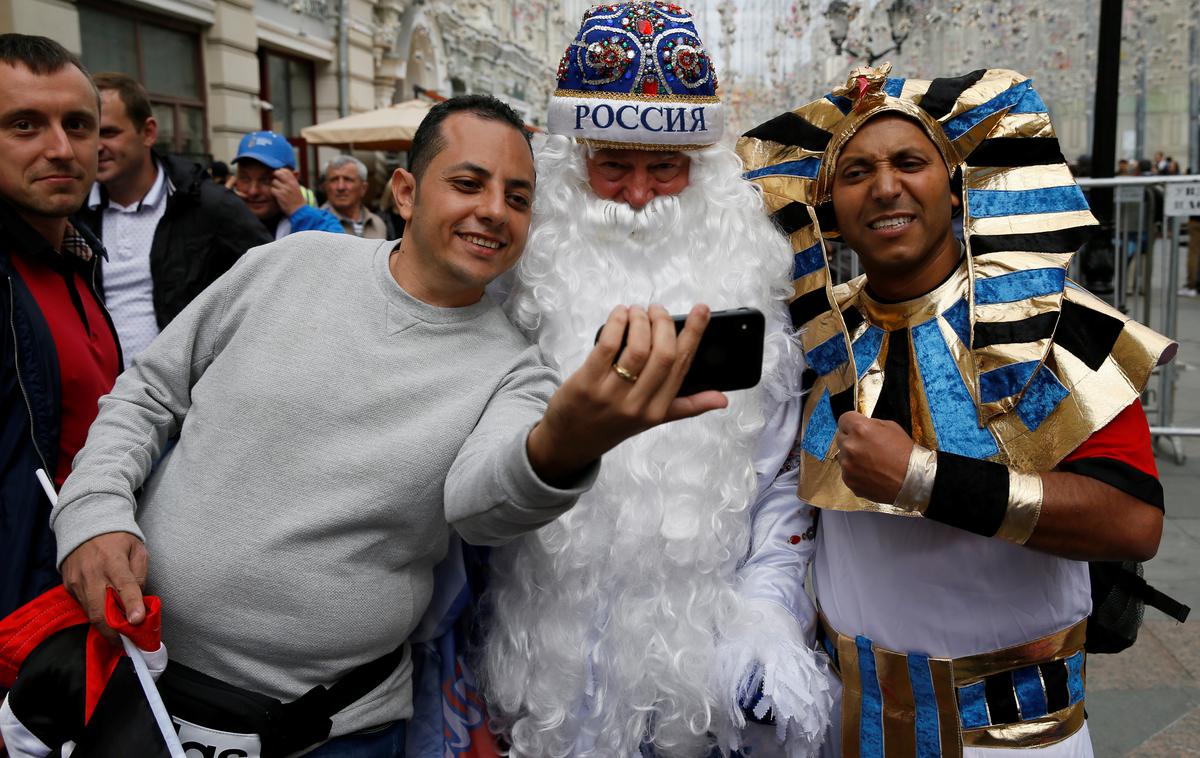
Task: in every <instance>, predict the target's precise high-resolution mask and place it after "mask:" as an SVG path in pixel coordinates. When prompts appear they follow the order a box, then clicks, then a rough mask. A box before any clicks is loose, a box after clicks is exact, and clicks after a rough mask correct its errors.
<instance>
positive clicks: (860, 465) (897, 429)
mask: <svg viewBox="0 0 1200 758" xmlns="http://www.w3.org/2000/svg"><path fill="white" fill-rule="evenodd" d="M834 439H835V441H836V442H837V448H838V456H837V462H838V465H840V466H841V467H842V481H843V482H845V483H846V486H847V487H849V488H850V491H851V492H853V493H854V494H855V495H858V496H859V497H861V498H865V499H867V500H870V501H872V502H875V503H889V504H890V503H892V502H893V501H894V500H895V499H896V494H897V493H899V492H900V485H901V484H903V483H904V474H905V472H906V471H907V470H908V456H909V455H910V454H911V453H912V449H913V441H912V439H911V438H910V437H909V436H908V434H907V433H906V432H905V431H904V429H903V428H902V427H901V426H900V425H899V424H897V423H896V422H895V421H879V420H877V419H872V418H867V417H866V416H864V415H862V414H861V413H857V412H855V411H848V412H846V413H843V414H842V417H841V418H840V419H838V430H837V436H836V437H835V438H834Z"/></svg>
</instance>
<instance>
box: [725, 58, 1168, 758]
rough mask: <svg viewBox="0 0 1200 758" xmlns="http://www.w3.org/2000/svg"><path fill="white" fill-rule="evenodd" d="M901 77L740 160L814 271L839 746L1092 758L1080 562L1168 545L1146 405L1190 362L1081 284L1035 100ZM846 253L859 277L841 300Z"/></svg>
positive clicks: (1140, 555)
mask: <svg viewBox="0 0 1200 758" xmlns="http://www.w3.org/2000/svg"><path fill="white" fill-rule="evenodd" d="M888 72H889V67H887V66H885V67H883V68H882V69H869V68H864V69H856V70H855V71H854V72H852V73H851V75H850V79H849V82H848V84H847V86H845V87H843V88H840V89H838V90H835V91H834V92H833V93H831V94H829V95H827V96H826V97H823V98H821V99H819V100H817V101H815V102H812V103H809V104H807V105H804V106H802V107H800V108H798V109H796V110H795V111H792V112H790V113H785V114H783V115H781V116H779V117H778V118H775V119H773V120H771V121H769V122H767V123H765V124H763V125H761V126H759V127H757V128H755V129H753V130H752V131H750V132H749V133H747V135H745V137H743V139H742V140H741V141H740V142H739V146H738V147H739V153H740V155H741V156H742V158H743V160H744V161H745V162H746V165H747V168H748V169H749V170H750V172H751V175H752V176H753V177H754V180H755V181H756V182H758V183H759V185H760V186H761V187H762V189H763V190H764V195H765V198H766V203H767V207H768V209H769V210H770V211H772V212H774V213H775V215H776V216H784V217H788V218H791V219H793V223H792V224H791V225H790V226H789V229H788V231H789V232H791V238H792V244H793V246H794V247H796V249H801V250H807V251H808V252H807V253H806V254H805V255H804V256H802V257H803V263H802V264H800V265H798V267H797V275H798V278H797V283H796V285H797V286H796V292H797V294H798V297H797V298H796V300H795V301H794V302H793V303H792V305H791V313H792V317H793V319H794V321H795V323H796V324H797V325H799V326H800V327H801V329H800V336H801V340H802V342H803V346H804V351H805V355H806V359H807V362H808V366H809V368H810V369H811V371H810V373H809V374H808V378H809V379H808V381H806V384H807V385H808V386H807V387H806V389H807V390H808V391H807V395H806V398H805V407H804V412H803V427H802V442H801V451H800V458H801V475H800V496H801V498H803V499H804V500H805V501H807V502H809V503H811V504H812V505H815V506H817V507H818V508H820V509H822V510H821V513H820V528H819V534H818V538H817V556H816V558H815V560H814V579H815V589H816V596H817V601H818V605H819V607H820V611H821V622H820V627H821V637H822V642H823V644H824V646H825V647H826V649H827V650H828V651H829V653H830V655H831V658H833V660H834V664H835V667H836V668H837V669H838V671H839V673H840V677H841V681H842V686H843V690H842V692H843V695H842V706H841V710H840V732H841V739H840V740H836V739H831V740H830V741H829V743H830V744H828V746H827V747H828V752H831V753H832V754H835V755H836V754H839V752H840V754H841V755H844V756H864V757H865V756H884V755H886V756H921V757H922V758H925V757H928V756H962V755H966V756H976V757H977V758H979V757H982V756H988V757H990V758H996V757H998V756H1001V755H1014V756H1015V755H1018V754H1020V755H1032V754H1037V755H1039V756H1042V755H1045V756H1054V757H1055V758H1058V757H1059V756H1090V755H1091V754H1092V748H1091V742H1090V738H1089V737H1088V731H1087V725H1086V724H1085V722H1084V674H1083V672H1084V658H1085V641H1086V642H1087V645H1088V648H1089V649H1090V648H1091V646H1092V643H1093V632H1094V631H1096V630H1094V629H1089V628H1088V625H1087V620H1088V616H1089V613H1090V612H1091V609H1092V596H1091V593H1090V592H1089V587H1090V583H1089V564H1088V563H1087V561H1089V560H1090V561H1098V560H1104V561H1121V560H1130V561H1138V560H1146V559H1148V558H1149V557H1150V556H1152V555H1153V554H1154V552H1155V551H1156V550H1157V547H1158V542H1159V538H1160V535H1161V530H1162V519H1163V495H1162V487H1161V485H1160V484H1159V482H1158V479H1157V471H1156V468H1155V464H1154V458H1153V454H1152V451H1151V447H1150V435H1149V429H1148V427H1147V423H1146V417H1145V414H1144V413H1143V411H1142V407H1141V404H1140V403H1139V393H1140V392H1141V390H1142V388H1143V387H1144V386H1145V384H1146V381H1147V379H1148V377H1149V375H1150V372H1151V370H1152V369H1153V368H1154V367H1155V366H1156V365H1158V364H1160V363H1162V362H1165V361H1167V360H1170V358H1171V357H1173V355H1174V353H1175V350H1176V345H1175V344H1173V343H1172V342H1171V341H1170V340H1168V339H1166V338H1164V337H1163V336H1161V335H1159V334H1156V333H1154V332H1152V331H1151V330H1149V329H1147V328H1146V327H1144V326H1142V325H1140V324H1138V323H1136V322H1134V321H1131V320H1129V319H1128V318H1127V317H1125V316H1124V315H1122V314H1121V313H1119V312H1117V311H1116V310H1114V309H1112V308H1110V307H1109V306H1108V305H1106V304H1105V303H1103V302H1101V301H1100V300H1098V299H1097V298H1095V297H1093V296H1092V295H1090V294H1088V293H1087V292H1085V291H1083V290H1082V289H1081V288H1079V287H1078V286H1077V285H1075V284H1074V283H1073V282H1071V281H1070V280H1068V279H1067V278H1066V268H1067V266H1068V263H1069V262H1070V259H1071V257H1072V254H1073V253H1074V252H1075V251H1076V250H1077V249H1078V248H1079V247H1080V245H1082V244H1083V242H1084V241H1085V240H1086V239H1087V238H1088V236H1089V235H1091V234H1092V233H1093V227H1094V225H1095V220H1094V219H1093V218H1092V215H1091V213H1090V212H1089V210H1088V205H1087V201H1086V200H1085V198H1084V196H1083V193H1082V192H1081V191H1080V189H1079V187H1078V185H1076V183H1075V181H1074V179H1073V178H1072V176H1071V174H1070V172H1069V171H1068V169H1067V165H1066V163H1065V161H1064V160H1063V157H1062V155H1061V153H1060V150H1059V147H1058V141H1057V139H1056V138H1055V136H1054V132H1053V129H1052V127H1051V124H1050V120H1049V116H1048V114H1047V108H1046V105H1045V104H1044V103H1043V102H1042V100H1041V98H1040V97H1039V96H1038V94H1037V92H1036V91H1035V90H1034V89H1033V82H1032V80H1030V79H1028V78H1027V77H1025V76H1022V75H1020V74H1018V73H1015V72H1013V71H1003V70H980V71H975V72H973V73H970V74H967V75H965V76H961V77H957V78H947V79H934V80H933V81H916V80H912V79H908V80H906V79H898V78H888V76H887V74H888ZM958 212H961V213H962V214H963V230H964V239H963V241H961V242H960V241H959V240H958V239H956V238H955V236H954V234H953V233H952V215H953V214H956V213H958ZM838 235H840V236H841V239H842V241H843V242H845V244H847V245H848V246H849V247H850V248H852V249H853V250H854V252H855V253H857V255H858V257H859V259H860V260H861V262H862V266H863V270H864V271H865V272H866V273H865V275H864V276H861V277H858V278H856V279H853V280H852V281H850V282H848V283H846V284H843V285H840V286H838V287H831V282H830V273H829V268H828V266H827V264H826V260H827V259H826V256H825V251H824V249H823V242H822V238H832V237H836V236H838ZM1012 748H1022V749H1023V750H1022V751H1021V752H1020V753H1018V752H1015V751H1011V750H1010V749H1012Z"/></svg>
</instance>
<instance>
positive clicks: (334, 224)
mask: <svg viewBox="0 0 1200 758" xmlns="http://www.w3.org/2000/svg"><path fill="white" fill-rule="evenodd" d="M289 221H291V222H292V234H295V233H296V232H313V231H316V232H333V233H334V234H343V233H344V230H343V229H342V222H341V221H338V220H337V216H335V215H333V214H332V213H330V212H329V211H327V210H324V209H323V208H314V207H313V206H311V205H302V206H300V207H299V208H297V209H296V212H295V213H293V214H292V216H291V218H290V219H289Z"/></svg>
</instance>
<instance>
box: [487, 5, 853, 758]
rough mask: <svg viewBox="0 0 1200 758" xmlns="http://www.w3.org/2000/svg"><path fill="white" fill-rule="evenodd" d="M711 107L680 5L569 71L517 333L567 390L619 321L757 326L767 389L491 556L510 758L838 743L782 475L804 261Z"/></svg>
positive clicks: (792, 433) (791, 431) (675, 438)
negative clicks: (693, 315) (687, 318)
mask: <svg viewBox="0 0 1200 758" xmlns="http://www.w3.org/2000/svg"><path fill="white" fill-rule="evenodd" d="M716 86H717V83H716V74H715V72H714V70H713V67H712V63H711V61H710V59H709V57H708V55H707V53H706V52H705V49H704V46H703V44H702V42H701V40H700V38H699V36H698V35H697V33H696V30H695V27H694V24H693V21H692V18H691V15H690V14H689V13H688V12H687V11H685V10H683V9H682V8H680V7H678V6H676V5H673V4H669V3H660V2H654V3H649V2H635V3H622V4H613V5H603V6H597V7H595V8H592V9H591V10H589V11H588V12H587V13H586V14H585V16H584V18H583V24H582V28H581V29H580V31H579V33H578V35H577V36H576V38H575V39H574V41H572V42H571V44H570V45H569V46H568V48H567V51H566V54H565V55H564V56H563V59H562V62H561V63H560V65H559V69H558V88H557V91H556V92H555V96H554V99H553V101H552V104H551V106H550V114H549V121H548V124H549V128H548V131H549V136H548V137H547V138H546V140H545V142H544V144H543V145H542V146H541V147H540V150H539V152H538V155H537V172H538V189H537V196H536V202H535V204H534V222H533V228H532V230H531V235H530V240H529V245H528V246H527V248H526V252H525V255H524V257H523V258H522V260H521V262H520V264H519V267H518V269H517V270H516V277H515V282H514V285H513V291H512V292H511V294H510V297H509V299H508V302H507V310H508V312H509V315H510V318H512V319H513V320H514V322H515V323H517V324H518V325H519V326H520V327H521V328H523V329H524V330H526V331H527V332H528V333H529V334H530V335H531V336H532V337H533V338H534V339H536V341H537V343H538V344H539V346H540V347H541V349H542V351H543V353H544V355H545V357H546V359H547V360H548V361H549V362H550V363H551V364H552V365H555V366H557V367H558V368H559V369H560V370H562V371H570V370H571V369H572V367H575V366H578V365H580V362H581V361H583V360H584V358H585V356H586V355H587V353H588V350H589V349H590V346H591V345H592V342H593V340H594V338H595V335H596V329H597V328H598V326H599V325H600V324H602V323H604V318H605V316H606V314H607V313H608V312H609V310H610V309H611V308H612V307H613V306H614V305H617V304H619V303H628V304H634V305H636V306H638V307H636V308H635V309H634V313H635V314H639V313H644V310H643V309H644V308H646V306H647V305H648V304H651V303H656V304H661V305H662V306H664V307H666V308H667V309H668V310H669V311H670V312H671V313H686V312H687V311H688V309H689V308H691V307H692V305H693V304H695V303H706V304H707V305H709V306H710V307H711V308H712V309H713V311H718V310H721V309H729V308H740V307H753V308H757V309H759V310H761V311H762V312H763V313H764V314H765V315H766V322H767V336H766V340H765V349H764V359H763V370H762V380H761V382H760V383H759V384H758V385H757V386H756V387H754V388H752V389H748V390H743V391H737V392H731V393H729V395H728V398H729V406H728V408H727V409H725V410H724V411H721V412H718V413H714V414H711V415H710V417H707V418H705V419H703V420H696V421H687V422H685V423H682V424H677V425H676V426H675V428H674V429H672V430H670V431H668V432H667V433H658V432H655V433H650V434H643V435H640V436H639V437H637V438H636V439H633V440H631V441H630V442H629V443H628V444H623V445H622V446H620V447H619V448H617V449H615V450H614V451H612V453H610V454H609V455H607V456H606V458H605V460H604V464H603V466H602V470H601V473H600V478H599V480H598V481H597V483H596V486H595V487H594V488H593V490H592V492H591V493H589V494H588V495H587V496H586V497H585V498H584V499H583V500H581V502H580V505H579V508H577V509H576V510H575V511H574V512H572V513H571V514H569V515H567V517H565V518H560V519H558V520H557V521H556V522H554V523H553V524H550V525H547V526H546V527H544V528H542V529H540V530H539V531H537V532H536V533H531V534H530V535H529V536H528V538H527V539H521V540H518V541H516V542H514V543H512V544H511V545H508V546H505V547H504V548H500V549H498V550H496V551H494V552H493V553H492V557H491V579H490V582H491V584H490V592H489V602H488V603H486V605H487V608H488V611H489V613H490V615H489V616H488V618H487V621H486V622H485V630H486V642H485V645H484V649H483V651H482V655H481V660H480V661H479V664H480V669H481V671H480V673H481V675H482V677H481V678H482V679H483V683H484V692H485V694H486V696H487V702H488V708H489V710H490V712H491V715H492V717H493V725H494V726H497V727H498V728H499V729H500V730H501V731H502V733H503V735H504V737H505V739H507V740H508V741H509V742H510V743H511V746H512V753H511V754H512V755H514V756H530V757H533V758H541V757H543V756H612V757H613V758H630V756H633V755H638V754H639V752H640V753H641V754H643V755H656V756H686V757H689V758H690V757H694V756H708V755H710V754H715V753H717V752H721V753H727V752H728V751H729V750H733V749H738V748H743V747H745V746H746V745H747V743H748V741H750V740H753V741H755V744H758V745H760V746H759V747H756V750H755V752H754V755H756V756H757V755H789V756H800V755H807V754H810V753H811V752H813V751H815V749H816V746H817V745H819V743H820V740H821V737H822V735H823V733H824V731H825V727H826V724H827V722H828V712H829V710H830V708H831V704H832V693H831V692H830V687H831V686H836V685H831V684H830V682H829V680H828V678H827V676H826V675H825V673H824V671H823V670H822V669H820V668H818V665H817V659H816V657H815V656H814V653H813V651H812V650H811V648H810V645H809V642H808V641H809V640H811V639H812V631H813V627H814V624H815V613H814V608H813V606H812V604H811V602H810V601H809V600H808V598H807V597H806V596H805V595H804V591H803V588H802V585H803V581H804V574H805V572H806V570H807V568H808V564H809V558H810V556H811V553H812V550H813V539H814V533H813V529H812V513H813V511H812V509H810V508H808V507H807V506H805V505H804V504H803V503H801V502H800V501H799V499H798V498H797V497H796V486H797V480H796V473H797V472H796V468H795V465H794V458H793V457H792V455H791V454H792V452H793V448H794V444H795V440H796V433H797V429H798V425H799V418H800V393H799V389H800V388H799V378H800V375H801V373H802V369H803V357H802V354H801V352H800V350H799V346H798V344H797V343H796V340H795V338H794V336H793V330H792V328H791V322H790V319H789V317H788V312H787V309H786V302H787V299H788V298H789V297H790V295H791V292H792V289H791V269H792V252H791V250H790V249H789V248H788V245H787V241H786V240H785V238H784V237H783V236H782V235H781V234H780V233H779V231H778V230H777V229H775V228H774V227H773V225H772V223H771V222H770V220H769V219H767V218H766V216H765V214H764V213H763V206H762V200H761V198H760V196H759V193H758V192H757V191H756V189H755V188H754V187H753V185H752V184H750V183H749V182H748V181H746V180H744V179H743V178H742V177H741V163H740V162H739V161H738V159H737V157H736V155H735V154H734V153H733V151H732V150H731V149H730V148H728V147H725V146H721V145H718V144H717V142H718V140H719V139H720V137H721V132H722V111H721V105H720V102H719V100H718V98H717V96H716ZM635 327H636V324H635ZM620 369H622V370H621V371H619V373H621V375H622V376H623V377H625V378H626V379H627V380H628V381H635V380H636V373H637V369H636V367H629V366H622V367H620ZM625 369H628V370H627V371H626V370H625ZM697 421H699V423H697ZM664 431H665V430H664ZM756 720H757V722H758V723H754V722H755V721H756Z"/></svg>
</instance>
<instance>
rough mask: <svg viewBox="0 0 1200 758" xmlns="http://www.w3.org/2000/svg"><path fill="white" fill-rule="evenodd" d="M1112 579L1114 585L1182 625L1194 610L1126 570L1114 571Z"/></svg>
mask: <svg viewBox="0 0 1200 758" xmlns="http://www.w3.org/2000/svg"><path fill="white" fill-rule="evenodd" d="M1111 578H1112V580H1113V583H1114V584H1116V585H1117V586H1119V587H1120V588H1121V589H1123V590H1125V591H1126V592H1128V593H1129V594H1130V595H1133V596H1134V597H1136V598H1137V599H1139V600H1141V601H1142V602H1143V603H1145V604H1146V605H1148V606H1150V607H1152V608H1157V609H1158V610H1160V611H1162V612H1163V613H1165V614H1167V615H1168V616H1170V617H1171V618H1173V619H1175V620H1176V621H1179V622H1180V623H1182V622H1184V621H1187V617H1188V614H1189V613H1190V612H1191V610H1192V609H1191V608H1190V607H1188V606H1186V605H1184V604H1183V603H1181V602H1179V601H1178V600H1176V599H1175V598H1173V597H1171V596H1169V595H1167V594H1166V593H1163V592H1160V591H1159V590H1156V589H1155V588H1154V587H1151V586H1150V584H1149V583H1148V582H1147V581H1146V580H1145V579H1143V578H1142V577H1140V576H1138V575H1137V574H1135V573H1133V572H1131V571H1125V570H1120V571H1113V572H1112V573H1111Z"/></svg>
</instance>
